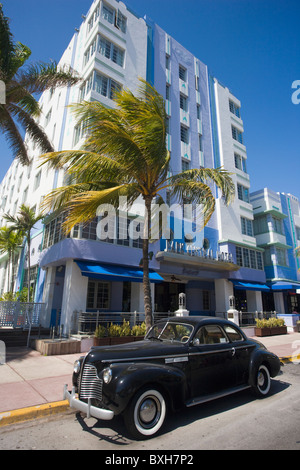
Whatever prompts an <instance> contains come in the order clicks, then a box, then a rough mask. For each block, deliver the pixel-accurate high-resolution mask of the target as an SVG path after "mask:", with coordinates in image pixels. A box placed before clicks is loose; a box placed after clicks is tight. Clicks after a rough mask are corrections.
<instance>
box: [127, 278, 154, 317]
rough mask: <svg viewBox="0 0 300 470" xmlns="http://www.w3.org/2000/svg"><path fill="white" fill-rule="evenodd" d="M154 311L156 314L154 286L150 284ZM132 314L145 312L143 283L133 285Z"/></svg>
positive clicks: (133, 283)
mask: <svg viewBox="0 0 300 470" xmlns="http://www.w3.org/2000/svg"><path fill="white" fill-rule="evenodd" d="M150 289H151V298H152V309H153V312H154V284H153V283H151V284H150ZM130 310H131V311H132V312H145V306H144V289H143V283H142V282H132V283H131V308H130Z"/></svg>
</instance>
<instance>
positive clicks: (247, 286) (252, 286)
mask: <svg viewBox="0 0 300 470" xmlns="http://www.w3.org/2000/svg"><path fill="white" fill-rule="evenodd" d="M231 282H232V284H233V286H234V288H235V289H240V290H256V291H263V292H270V291H271V289H270V287H269V286H267V285H266V284H259V283H258V282H257V283H255V282H247V281H233V280H231Z"/></svg>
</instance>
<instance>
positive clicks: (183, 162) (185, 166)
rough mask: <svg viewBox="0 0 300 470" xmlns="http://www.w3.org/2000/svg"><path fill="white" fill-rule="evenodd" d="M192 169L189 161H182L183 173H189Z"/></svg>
mask: <svg viewBox="0 0 300 470" xmlns="http://www.w3.org/2000/svg"><path fill="white" fill-rule="evenodd" d="M189 169H190V162H189V161H187V160H184V159H182V160H181V170H182V171H187V170H189Z"/></svg>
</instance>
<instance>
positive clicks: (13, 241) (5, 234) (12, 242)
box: [0, 227, 23, 292]
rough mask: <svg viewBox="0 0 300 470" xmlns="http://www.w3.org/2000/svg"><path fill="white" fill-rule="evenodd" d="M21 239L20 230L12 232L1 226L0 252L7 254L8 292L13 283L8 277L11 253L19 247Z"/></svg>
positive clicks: (11, 288)
mask: <svg viewBox="0 0 300 470" xmlns="http://www.w3.org/2000/svg"><path fill="white" fill-rule="evenodd" d="M22 241H23V234H22V233H21V232H13V231H12V230H11V229H10V228H9V227H1V229H0V253H1V254H5V253H7V254H8V263H7V269H8V292H12V290H13V283H12V279H10V277H11V276H10V267H11V263H12V259H13V255H14V254H15V253H16V251H17V250H18V249H19V248H21V246H22Z"/></svg>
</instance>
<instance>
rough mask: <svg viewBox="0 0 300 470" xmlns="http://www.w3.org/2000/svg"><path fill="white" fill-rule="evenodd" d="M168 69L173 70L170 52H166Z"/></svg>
mask: <svg viewBox="0 0 300 470" xmlns="http://www.w3.org/2000/svg"><path fill="white" fill-rule="evenodd" d="M166 69H167V70H171V58H170V56H169V55H168V54H166Z"/></svg>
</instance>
